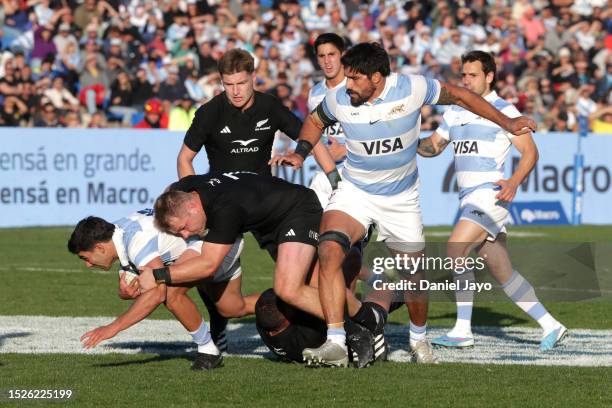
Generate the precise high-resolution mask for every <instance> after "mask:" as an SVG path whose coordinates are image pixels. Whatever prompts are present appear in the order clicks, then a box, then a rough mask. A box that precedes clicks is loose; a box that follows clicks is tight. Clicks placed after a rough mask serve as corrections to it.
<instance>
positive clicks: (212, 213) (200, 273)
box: [138, 172, 374, 367]
mask: <svg viewBox="0 0 612 408" xmlns="http://www.w3.org/2000/svg"><path fill="white" fill-rule="evenodd" d="M321 214H322V209H321V205H320V203H319V200H318V198H317V196H316V194H315V193H314V191H313V190H310V189H308V188H306V187H304V186H301V185H296V184H291V183H288V182H286V181H284V180H281V179H279V178H275V177H265V176H260V175H257V174H254V173H249V172H226V173H214V174H207V175H200V176H188V177H185V178H183V179H181V180H180V181H178V182H176V183H174V184H173V185H172V186H171V187H170V190H169V191H167V192H165V193H164V194H162V195H161V196H160V197H159V198H158V199H157V200H156V202H155V219H156V223H157V225H158V227H159V228H160V229H162V230H164V231H166V232H170V233H173V234H176V235H180V236H182V237H190V236H193V235H200V236H202V237H203V240H204V245H203V248H202V255H201V256H198V257H196V258H193V259H191V260H189V261H187V262H185V263H183V264H181V265H172V266H170V267H165V268H159V269H155V270H153V269H151V268H143V269H142V273H141V275H140V276H139V277H138V280H139V283H140V287H141V288H142V290H148V289H151V288H154V287H155V286H156V285H157V284H164V283H165V284H181V283H187V282H194V281H199V280H201V279H206V278H207V277H209V276H210V275H211V274H212V273H213V271H214V270H215V269H216V268H217V265H218V264H219V263H220V262H221V261H222V260H223V258H224V257H225V255H226V254H227V252H228V251H229V249H230V248H231V244H232V243H234V241H235V240H236V238H237V237H238V236H239V235H240V234H242V233H245V232H251V233H252V234H253V235H254V237H255V239H256V240H257V241H258V243H259V245H260V246H261V247H262V248H264V249H266V250H267V251H268V252H269V253H270V255H271V256H272V258H274V260H275V261H276V266H275V270H274V290H275V292H276V293H277V294H278V296H279V297H280V298H281V299H282V300H283V301H285V302H287V303H288V304H290V305H292V306H294V307H297V308H299V309H300V310H302V311H305V312H307V313H309V314H311V315H314V316H317V317H319V318H320V319H322V318H323V312H322V310H321V304H320V302H319V294H318V291H317V289H316V288H315V287H312V286H308V285H307V284H306V278H307V275H308V273H309V272H310V271H311V269H312V267H313V266H314V264H315V262H316V259H315V252H316V246H317V240H318V230H319V223H320V220H321ZM347 309H348V314H349V316H354V317H357V316H359V314H360V313H362V312H363V310H362V309H364V307H363V306H362V304H361V303H360V302H359V301H358V300H357V299H356V298H355V297H354V296H353V295H352V294H350V293H348V294H347ZM346 324H347V325H348V326H347V327H350V328H349V330H350V333H348V337H347V343H348V345H349V346H351V348H352V350H353V351H355V352H356V353H357V355H358V356H359V358H358V360H357V363H358V366H360V367H362V366H366V365H367V364H369V363H370V362H371V361H372V360H373V357H374V349H373V335H372V333H371V332H370V331H368V330H367V329H365V328H363V327H362V326H360V325H358V324H356V323H354V322H353V321H352V320H351V318H349V317H348V316H347V318H346ZM208 358H210V359H211V360H212V361H213V362H214V359H218V358H220V356H208ZM334 365H339V366H346V365H348V359H345V360H343V361H338V362H336V364H334Z"/></svg>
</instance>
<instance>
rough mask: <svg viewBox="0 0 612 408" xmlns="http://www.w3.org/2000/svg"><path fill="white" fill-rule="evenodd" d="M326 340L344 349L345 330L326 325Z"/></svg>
mask: <svg viewBox="0 0 612 408" xmlns="http://www.w3.org/2000/svg"><path fill="white" fill-rule="evenodd" d="M327 340H329V341H331V342H333V343H336V344H339V345H340V346H342V348H343V349H344V350H346V349H347V348H346V331H345V330H344V326H343V327H329V326H328V327H327Z"/></svg>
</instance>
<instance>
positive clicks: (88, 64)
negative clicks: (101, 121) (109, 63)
mask: <svg viewBox="0 0 612 408" xmlns="http://www.w3.org/2000/svg"><path fill="white" fill-rule="evenodd" d="M79 82H80V84H81V91H80V93H79V100H80V101H81V103H82V104H83V105H85V106H87V110H88V112H89V113H90V114H93V113H94V112H95V111H97V110H98V108H100V107H102V106H103V105H104V101H105V99H106V98H107V97H108V94H109V86H110V78H109V75H108V72H107V68H106V65H105V64H104V65H101V64H99V62H98V61H97V58H96V55H94V54H89V55H87V57H86V60H85V66H84V67H83V69H82V70H81V73H80V75H79Z"/></svg>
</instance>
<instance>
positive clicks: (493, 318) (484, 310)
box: [429, 307, 531, 326]
mask: <svg viewBox="0 0 612 408" xmlns="http://www.w3.org/2000/svg"><path fill="white" fill-rule="evenodd" d="M518 311H519V309H518V308H517V312H518ZM456 316H457V315H456V313H455V312H451V313H445V314H440V315H435V316H430V317H429V322H435V321H436V320H442V319H450V320H455V318H456ZM530 321H531V319H530V318H529V316H527V315H526V314H523V316H515V315H511V314H508V313H500V312H498V311H495V310H493V309H491V308H490V307H474V310H473V311H472V326H516V325H521V324H525V323H529V322H530Z"/></svg>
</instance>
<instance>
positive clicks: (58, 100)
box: [44, 76, 79, 113]
mask: <svg viewBox="0 0 612 408" xmlns="http://www.w3.org/2000/svg"><path fill="white" fill-rule="evenodd" d="M44 95H45V96H46V97H47V98H49V101H51V103H52V104H53V106H54V107H55V109H57V110H58V111H60V113H64V112H66V111H69V110H70V111H78V109H79V100H78V99H77V98H76V97H75V96H74V95H73V94H72V93H71V92H70V91H69V90H67V89H66V88H65V87H64V78H62V77H61V76H56V77H55V78H53V80H52V81H51V88H49V89H47V90H46V91H45V92H44Z"/></svg>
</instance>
